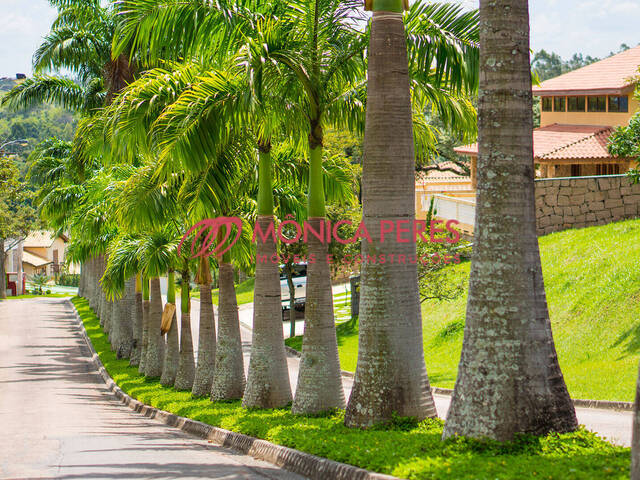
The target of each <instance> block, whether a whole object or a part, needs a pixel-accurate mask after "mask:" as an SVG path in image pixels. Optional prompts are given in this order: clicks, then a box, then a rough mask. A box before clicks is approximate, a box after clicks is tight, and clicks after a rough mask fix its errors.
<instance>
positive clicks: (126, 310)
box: [111, 278, 135, 358]
mask: <svg viewBox="0 0 640 480" xmlns="http://www.w3.org/2000/svg"><path fill="white" fill-rule="evenodd" d="M134 299H135V278H130V279H128V280H127V281H126V282H125V289H124V293H123V295H122V298H121V299H119V300H116V315H115V318H114V320H115V321H114V324H113V325H112V327H113V336H112V344H111V345H112V347H113V349H114V351H115V352H116V356H117V358H129V357H130V356H131V350H132V348H133V325H132V323H133V322H132V318H133V308H134V304H133V300H134Z"/></svg>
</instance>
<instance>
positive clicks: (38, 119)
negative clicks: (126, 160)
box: [0, 78, 77, 176]
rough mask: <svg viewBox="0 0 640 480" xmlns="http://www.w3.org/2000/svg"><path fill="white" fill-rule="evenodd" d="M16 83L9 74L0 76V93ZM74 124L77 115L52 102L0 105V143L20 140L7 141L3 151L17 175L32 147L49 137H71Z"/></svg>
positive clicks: (64, 138)
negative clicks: (14, 107) (24, 106)
mask: <svg viewBox="0 0 640 480" xmlns="http://www.w3.org/2000/svg"><path fill="white" fill-rule="evenodd" d="M18 83H19V81H17V80H14V79H11V78H0V97H2V96H3V95H4V94H6V92H8V91H9V90H11V89H12V88H13V87H14V86H15V85H17V84H18ZM76 124H77V118H76V116H75V115H74V114H73V113H72V112H69V111H68V110H65V109H63V108H61V107H57V106H55V105H47V104H45V105H38V106H34V107H31V108H28V109H25V110H18V111H14V110H12V109H10V108H8V107H6V106H4V107H0V144H4V143H5V142H9V141H12V140H22V142H19V143H18V144H11V145H8V146H7V147H6V148H5V149H4V152H3V153H5V154H9V155H11V157H12V158H13V160H14V161H15V162H16V164H17V165H18V168H19V169H20V173H21V176H24V175H25V173H26V172H27V169H28V165H27V163H28V162H27V158H28V156H29V154H30V153H31V151H32V150H33V147H35V146H36V145H37V144H38V143H39V142H41V141H42V140H45V139H46V138H49V137H58V138H59V139H61V140H72V139H73V134H74V132H75V128H76Z"/></svg>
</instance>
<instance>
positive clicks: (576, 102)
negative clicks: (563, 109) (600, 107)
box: [567, 97, 587, 112]
mask: <svg viewBox="0 0 640 480" xmlns="http://www.w3.org/2000/svg"><path fill="white" fill-rule="evenodd" d="M586 103H587V101H586V98H585V97H567V109H568V111H570V112H584V111H585V107H586Z"/></svg>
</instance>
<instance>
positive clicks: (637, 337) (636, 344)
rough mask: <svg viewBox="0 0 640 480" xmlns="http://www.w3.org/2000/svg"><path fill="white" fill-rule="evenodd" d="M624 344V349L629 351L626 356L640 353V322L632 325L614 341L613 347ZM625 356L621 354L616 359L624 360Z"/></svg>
mask: <svg viewBox="0 0 640 480" xmlns="http://www.w3.org/2000/svg"><path fill="white" fill-rule="evenodd" d="M623 344H625V345H624V351H625V352H626V353H627V355H625V356H629V355H636V354H637V353H640V324H637V325H635V326H633V327H631V328H630V329H629V330H627V331H626V332H624V333H623V334H622V335H620V336H619V337H618V339H617V340H616V341H615V342H614V343H613V345H612V348H616V347H619V346H621V345H623ZM625 356H621V357H619V358H617V359H616V360H623V359H624V357H625Z"/></svg>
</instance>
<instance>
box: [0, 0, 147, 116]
mask: <svg viewBox="0 0 640 480" xmlns="http://www.w3.org/2000/svg"><path fill="white" fill-rule="evenodd" d="M50 3H51V4H52V5H53V6H54V7H55V8H57V9H58V16H57V18H56V20H55V21H54V23H53V25H52V27H51V31H50V32H49V33H48V34H47V35H46V36H45V37H44V39H43V42H42V43H41V44H40V46H39V47H38V49H37V50H36V52H35V53H34V56H33V69H34V72H35V73H36V75H35V76H34V77H33V78H29V79H27V80H25V81H24V82H22V83H20V84H18V85H17V86H15V87H14V88H13V89H12V90H11V91H9V92H8V93H7V94H6V95H5V96H4V97H3V98H2V104H3V105H5V104H7V105H10V106H11V107H13V108H25V107H30V106H33V105H37V104H42V103H56V104H58V105H61V106H63V107H65V108H68V109H71V110H74V111H79V112H82V113H84V114H90V113H92V112H93V110H95V109H96V108H99V107H101V106H103V105H105V104H108V103H110V102H111V101H112V99H113V98H114V96H115V95H116V94H117V92H119V91H120V90H122V88H124V87H125V86H126V85H127V84H128V83H129V82H130V81H132V80H133V77H134V72H135V66H134V64H133V63H131V62H130V61H129V60H128V58H127V55H125V54H123V53H121V54H120V55H117V56H113V57H112V55H111V45H112V43H113V41H114V33H115V29H116V26H117V21H118V17H117V14H116V11H115V10H114V5H113V3H112V2H109V3H108V4H107V5H106V6H102V4H101V2H100V0H51V1H50ZM65 70H66V71H69V72H71V73H73V74H74V75H75V77H76V79H77V80H70V79H68V78H65V77H64V76H62V75H60V74H59V73H57V72H60V71H65ZM47 72H56V73H57V74H56V75H50V74H48V73H47Z"/></svg>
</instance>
